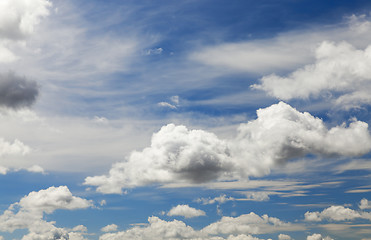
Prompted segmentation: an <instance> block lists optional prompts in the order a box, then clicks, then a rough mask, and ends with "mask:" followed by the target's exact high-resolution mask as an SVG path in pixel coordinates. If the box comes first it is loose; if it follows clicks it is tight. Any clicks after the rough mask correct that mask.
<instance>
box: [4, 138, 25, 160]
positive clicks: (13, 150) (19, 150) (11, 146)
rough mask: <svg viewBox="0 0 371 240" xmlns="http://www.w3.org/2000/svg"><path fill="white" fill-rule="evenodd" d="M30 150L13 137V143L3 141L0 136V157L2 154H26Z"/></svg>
mask: <svg viewBox="0 0 371 240" xmlns="http://www.w3.org/2000/svg"><path fill="white" fill-rule="evenodd" d="M30 151H31V148H30V147H29V146H27V145H25V144H24V143H22V142H21V141H19V140H18V139H15V140H14V142H13V143H9V142H7V141H5V140H4V139H3V138H0V157H2V156H4V155H23V156H24V155H26V154H28V153H29V152H30Z"/></svg>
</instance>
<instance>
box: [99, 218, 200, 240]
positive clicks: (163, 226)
mask: <svg viewBox="0 0 371 240" xmlns="http://www.w3.org/2000/svg"><path fill="white" fill-rule="evenodd" d="M148 222H149V225H148V226H146V227H139V226H135V227H133V228H131V229H128V230H126V231H122V232H117V233H107V234H104V235H102V236H101V237H100V238H99V239H100V240H120V239H133V240H147V239H148V240H150V239H151V240H152V239H192V238H196V237H197V236H198V233H197V232H196V231H195V230H194V229H193V228H192V227H190V226H187V225H186V224H185V223H184V222H182V221H178V220H173V221H171V222H167V221H164V220H161V219H159V218H158V217H149V218H148Z"/></svg>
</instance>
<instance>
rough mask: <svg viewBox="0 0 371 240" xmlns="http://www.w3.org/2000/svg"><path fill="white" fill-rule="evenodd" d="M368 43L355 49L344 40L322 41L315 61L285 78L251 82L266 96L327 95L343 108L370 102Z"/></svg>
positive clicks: (284, 97)
mask: <svg viewBox="0 0 371 240" xmlns="http://www.w3.org/2000/svg"><path fill="white" fill-rule="evenodd" d="M370 64H371V46H368V47H367V48H366V49H364V50H362V49H357V48H355V47H354V46H353V45H351V44H349V43H347V42H340V43H334V42H326V41H325V42H323V43H322V44H321V45H320V46H319V47H318V48H317V49H316V60H315V63H313V64H311V65H306V66H304V67H302V68H300V69H298V70H296V71H294V72H292V73H291V74H289V75H288V76H287V77H280V76H277V75H275V74H272V75H268V76H265V77H263V78H262V79H261V80H260V81H261V84H260V85H253V87H254V88H256V89H262V90H264V91H266V92H267V93H268V94H269V95H271V96H274V97H277V98H279V99H283V100H289V99H293V98H304V99H307V98H309V97H314V98H316V97H321V96H323V95H326V96H329V93H330V94H331V93H332V92H334V93H336V94H334V95H335V96H336V97H334V98H336V100H335V103H336V104H338V105H339V106H342V107H344V108H351V107H358V106H359V105H361V104H364V103H371V98H370V96H369V94H368V92H369V91H370V89H371V77H370V76H371V74H370V73H371V70H370V68H369V67H368V66H370Z"/></svg>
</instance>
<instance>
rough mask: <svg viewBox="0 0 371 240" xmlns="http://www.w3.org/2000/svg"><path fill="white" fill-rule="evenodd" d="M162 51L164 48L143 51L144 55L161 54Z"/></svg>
mask: <svg viewBox="0 0 371 240" xmlns="http://www.w3.org/2000/svg"><path fill="white" fill-rule="evenodd" d="M163 51H164V49H162V48H152V49H148V50H147V51H146V52H145V53H144V55H147V56H149V55H160V54H162V52H163Z"/></svg>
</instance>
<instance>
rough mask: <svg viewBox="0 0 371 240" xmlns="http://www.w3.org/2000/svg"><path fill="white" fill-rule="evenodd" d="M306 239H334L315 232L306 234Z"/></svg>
mask: <svg viewBox="0 0 371 240" xmlns="http://www.w3.org/2000/svg"><path fill="white" fill-rule="evenodd" d="M307 240H334V239H332V238H330V237H329V236H327V237H322V235H321V234H318V233H315V234H313V235H310V236H308V237H307Z"/></svg>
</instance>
